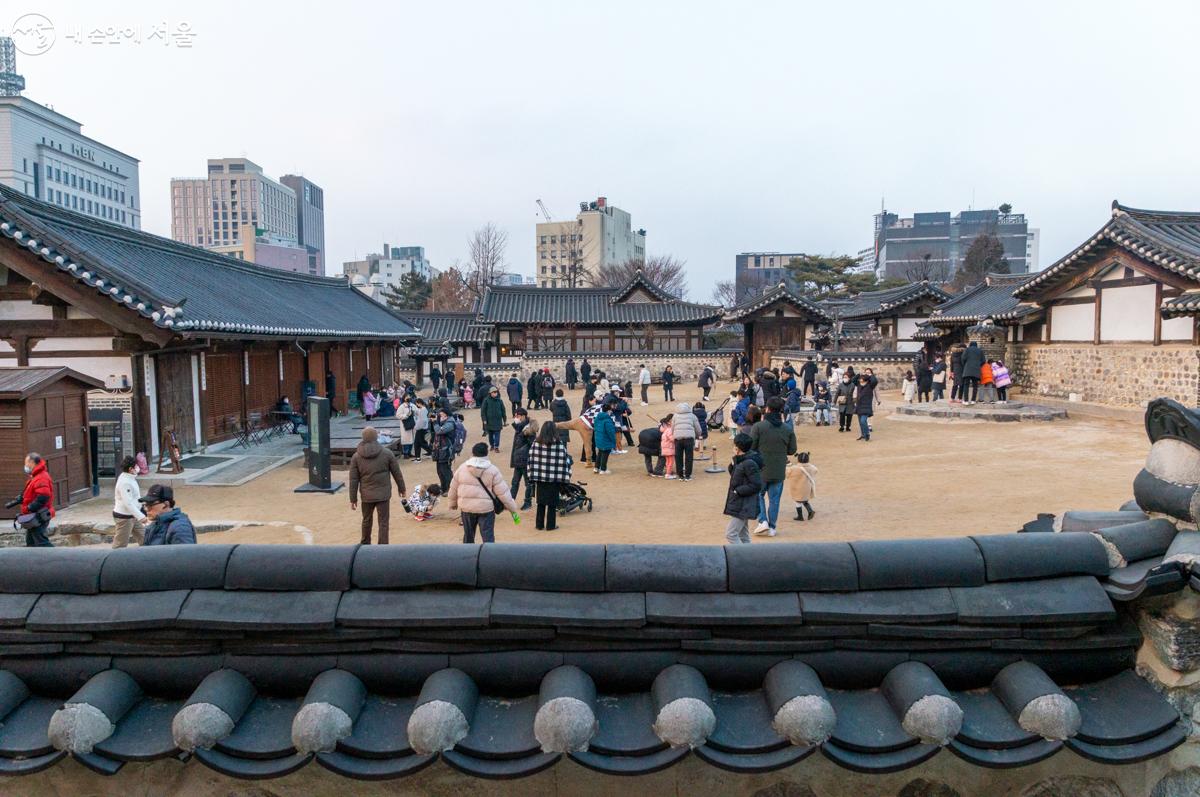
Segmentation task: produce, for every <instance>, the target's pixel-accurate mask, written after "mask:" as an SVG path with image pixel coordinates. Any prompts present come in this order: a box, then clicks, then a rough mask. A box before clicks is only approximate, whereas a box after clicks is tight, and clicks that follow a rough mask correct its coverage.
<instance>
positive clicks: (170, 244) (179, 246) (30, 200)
mask: <svg viewBox="0 0 1200 797" xmlns="http://www.w3.org/2000/svg"><path fill="white" fill-rule="evenodd" d="M10 203H11V204H12V205H14V206H16V209H17V210H18V211H19V212H23V213H24V214H25V215H27V216H32V217H33V218H34V219H35V220H36V221H38V222H40V223H42V224H71V225H74V226H77V227H80V228H82V229H85V230H87V231H88V232H93V233H98V234H102V235H109V236H111V237H114V238H121V239H124V240H125V241H127V242H132V243H136V244H139V245H142V246H147V247H150V248H153V249H158V250H159V251H164V252H171V253H176V254H186V255H187V256H188V257H192V258H194V259H199V258H203V259H204V260H206V261H208V262H211V263H212V264H213V265H214V266H223V267H226V268H232V269H235V270H238V271H243V272H246V273H253V274H261V275H265V276H268V277H271V278H273V279H281V280H286V281H290V282H309V283H313V284H321V285H329V286H331V287H336V286H337V284H338V283H342V284H345V285H346V286H347V287H353V286H351V285H350V283H349V282H348V281H347V280H345V279H344V278H342V277H327V276H317V275H312V274H300V273H297V272H293V271H282V270H280V269H274V268H269V267H267V266H260V265H258V264H256V263H251V262H249V261H246V260H240V259H238V258H236V257H234V256H233V255H225V254H221V253H220V252H214V251H212V250H211V249H205V248H204V247H202V246H194V245H192V244H188V243H184V242H183V241H176V240H175V239H174V238H167V237H165V236H162V235H155V234H154V233H152V232H146V231H145V230H139V229H134V228H133V227H125V226H122V225H120V224H114V223H112V222H108V221H104V220H102V219H94V218H92V217H91V216H87V215H85V214H82V213H78V212H76V211H73V210H68V209H66V208H61V207H59V206H58V205H52V204H50V203H49V202H44V201H42V200H40V199H37V198H36V197H32V196H29V195H28V194H23V193H21V192H19V191H17V190H15V189H13V188H11V187H9V186H5V185H0V208H3V207H5V206H7V205H9V204H10ZM29 204H31V205H32V206H33V207H27V206H26V205H29ZM43 209H44V210H43ZM45 210H49V211H53V214H47V213H45ZM56 216H59V217H65V218H62V219H56V218H55V217H56Z"/></svg>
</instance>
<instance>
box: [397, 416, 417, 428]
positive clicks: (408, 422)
mask: <svg viewBox="0 0 1200 797" xmlns="http://www.w3.org/2000/svg"><path fill="white" fill-rule="evenodd" d="M400 425H401V426H403V427H404V431H406V432H411V431H412V430H413V427H415V426H416V425H417V422H416V420H415V419H414V418H413V416H411V415H408V416H406V417H404V418H401V419H400Z"/></svg>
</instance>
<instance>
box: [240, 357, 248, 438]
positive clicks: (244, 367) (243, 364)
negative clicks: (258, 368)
mask: <svg viewBox="0 0 1200 797" xmlns="http://www.w3.org/2000/svg"><path fill="white" fill-rule="evenodd" d="M238 354H239V355H241V356H240V357H239V358H238V384H239V385H241V387H242V407H241V412H240V413H239V415H240V416H241V418H242V421H243V422H245V420H246V417H247V413H246V409H247V401H248V398H247V396H246V376H247V374H249V373H250V352H249V350H248V349H247V348H246V347H245V346H239V347H238Z"/></svg>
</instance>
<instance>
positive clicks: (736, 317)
mask: <svg viewBox="0 0 1200 797" xmlns="http://www.w3.org/2000/svg"><path fill="white" fill-rule="evenodd" d="M776 303H783V304H789V305H791V306H792V307H794V308H795V309H797V310H799V311H800V312H801V313H804V314H805V315H806V316H808V317H809V318H813V319H819V320H822V321H828V320H829V318H830V315H829V313H828V312H827V311H826V310H825V308H823V307H822V306H821V305H820V304H818V303H817V302H814V301H812V300H811V299H809V298H808V297H806V296H803V295H801V294H799V293H796V292H795V291H793V290H792V289H791V288H789V287H788V286H787V283H783V282H781V283H779V284H778V285H776V286H775V287H774V288H771V289H770V290H769V291H766V292H765V293H763V294H762V295H761V296H756V297H754V298H752V299H747V300H746V301H744V302H742V303H741V304H739V305H738V306H737V307H734V308H732V309H731V310H730V311H729V312H728V313H726V314H725V320H726V321H727V322H737V321H745V320H746V319H749V318H752V317H754V316H755V315H756V314H757V313H760V312H762V311H763V310H765V309H766V308H768V307H770V306H771V305H773V304H776Z"/></svg>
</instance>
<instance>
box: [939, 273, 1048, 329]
mask: <svg viewBox="0 0 1200 797" xmlns="http://www.w3.org/2000/svg"><path fill="white" fill-rule="evenodd" d="M1028 279H1029V275H1028V274H988V275H987V277H985V278H984V281H983V282H981V283H980V284H979V285H976V286H975V287H974V288H971V289H970V290H967V291H964V292H963V293H961V294H959V295H958V296H955V297H953V298H952V299H950V300H949V301H948V302H945V303H943V304H940V305H938V306H937V307H936V308H934V311H933V313H931V314H930V316H929V321H930V323H934V324H941V325H959V324H975V323H978V322H980V321H983V320H984V319H986V318H991V319H993V320H995V321H1011V320H1014V319H1017V318H1023V317H1025V316H1027V315H1030V314H1032V313H1035V312H1037V311H1038V310H1037V308H1035V307H1032V306H1030V305H1023V304H1021V302H1020V301H1019V300H1018V299H1017V298H1016V297H1014V296H1013V290H1014V289H1016V288H1017V286H1019V285H1021V284H1022V283H1024V282H1025V281H1026V280H1028Z"/></svg>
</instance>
